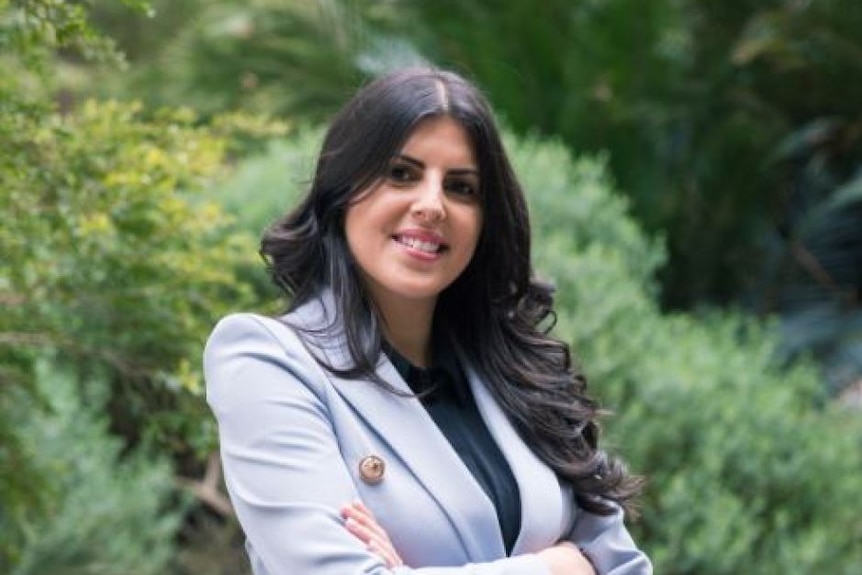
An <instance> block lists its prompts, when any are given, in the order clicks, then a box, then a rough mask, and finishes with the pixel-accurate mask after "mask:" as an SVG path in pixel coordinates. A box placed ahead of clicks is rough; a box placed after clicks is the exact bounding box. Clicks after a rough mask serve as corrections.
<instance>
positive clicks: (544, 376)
mask: <svg viewBox="0 0 862 575" xmlns="http://www.w3.org/2000/svg"><path fill="white" fill-rule="evenodd" d="M441 116H448V117H450V118H452V119H454V120H456V121H457V122H459V123H460V124H461V125H462V126H464V128H465V129H466V131H467V133H468V135H469V137H470V140H471V143H472V145H473V149H474V153H475V156H476V161H477V165H478V169H479V174H480V178H479V180H480V185H481V187H482V190H481V193H480V197H481V198H482V209H483V221H484V224H483V229H482V232H481V236H480V238H479V242H478V245H477V247H476V251H475V254H474V256H473V258H472V260H471V262H470V264H469V265H468V266H467V268H466V269H465V270H464V272H463V273H462V274H461V275H460V276H459V277H458V279H456V280H455V281H454V282H453V283H452V285H450V286H449V287H448V288H447V289H446V290H444V291H443V293H442V294H441V295H440V297H439V299H438V303H437V306H436V309H435V317H434V321H435V325H445V327H446V329H447V330H448V331H449V332H451V333H452V334H453V337H454V338H456V339H457V343H458V345H459V346H460V347H461V348H462V349H463V350H465V352H466V353H467V355H468V356H469V357H470V359H471V362H472V363H474V364H475V366H476V367H477V368H478V369H479V370H480V371H481V372H482V373H483V375H484V376H485V379H486V381H487V384H488V386H489V388H490V391H491V393H492V394H493V396H494V397H495V399H496V400H497V401H498V402H499V404H500V405H501V407H502V408H503V410H504V411H505V413H506V414H507V415H508V417H509V418H510V420H511V421H512V423H513V425H514V426H515V428H516V429H517V430H518V432H519V433H520V434H521V437H522V438H523V439H524V441H526V442H527V444H528V445H530V447H531V448H532V449H533V451H534V452H535V453H536V454H537V455H538V456H539V457H540V458H541V459H542V460H543V461H544V462H545V463H546V464H547V465H549V466H550V467H551V468H552V469H553V470H554V471H555V472H556V473H557V475H558V476H559V477H560V478H561V479H562V480H564V481H566V482H568V483H570V484H571V485H572V487H573V488H574V492H575V496H576V498H577V501H578V503H579V504H580V506H581V507H583V508H584V509H586V510H588V511H591V512H594V513H598V514H610V513H613V512H614V505H612V504H611V503H610V502H615V503H617V504H619V505H621V506H623V507H624V508H626V509H628V510H632V509H631V508H632V503H633V500H634V497H635V496H636V495H637V493H638V492H639V490H640V487H641V481H640V479H639V478H636V477H634V476H631V475H629V473H628V472H627V470H626V468H625V466H624V465H623V464H622V463H621V462H620V461H618V460H617V459H614V458H612V457H610V456H609V455H608V454H607V453H605V452H604V451H603V450H600V449H599V448H598V439H599V425H598V422H597V418H598V416H599V408H598V405H597V403H596V402H595V401H594V400H592V399H590V398H589V397H588V396H587V394H586V386H587V384H586V379H585V377H584V375H583V374H582V373H580V372H579V371H578V370H577V369H576V368H575V367H574V366H573V365H572V361H571V357H570V354H569V347H568V345H567V344H565V343H564V342H561V341H559V340H557V339H555V338H553V337H551V336H550V335H548V330H549V329H550V325H552V323H553V289H552V287H551V286H550V285H548V284H546V283H543V282H540V281H538V280H536V279H535V278H534V277H533V271H532V265H531V260H530V224H529V218H528V214H527V205H526V201H525V199H524V194H523V191H522V190H521V186H520V184H519V183H518V180H517V178H516V177H515V174H514V172H513V170H512V167H511V165H510V163H509V160H508V158H507V156H506V153H505V151H504V149H503V144H502V142H501V139H500V135H499V132H498V130H497V128H496V126H495V123H494V120H493V116H492V113H491V110H490V108H489V106H488V104H487V103H486V101H485V99H484V97H483V96H482V95H481V93H480V92H479V91H478V90H477V89H476V87H474V86H473V85H472V84H471V83H469V82H468V81H466V80H465V79H463V78H462V77H460V76H458V75H457V74H454V73H451V72H448V71H443V70H438V69H433V68H407V69H403V70H399V71H396V72H394V73H391V74H389V75H387V76H384V77H382V78H379V79H377V80H375V81H373V82H371V83H369V84H367V85H366V86H365V87H363V88H362V89H361V90H359V92H358V93H357V94H356V95H355V96H354V97H353V98H352V99H351V100H350V101H349V102H348V103H347V104H346V105H345V106H344V108H342V110H341V111H340V112H339V113H338V114H337V115H336V117H335V118H334V120H333V122H332V124H331V125H330V128H329V130H328V132H327V134H326V137H325V139H324V142H323V147H322V150H321V152H320V157H319V159H318V163H317V169H316V172H315V176H314V181H313V183H312V185H311V189H310V191H309V192H308V195H307V196H306V197H305V199H304V200H303V202H302V203H301V204H300V205H299V206H298V207H297V208H296V209H295V210H294V211H292V212H291V213H289V214H288V215H287V216H285V217H284V218H282V219H281V220H279V221H278V222H276V223H275V224H274V225H273V226H272V227H271V228H270V229H269V230H268V231H267V232H266V234H265V235H264V237H263V240H262V242H261V254H262V255H263V257H264V259H265V260H266V261H267V263H268V266H269V268H270V273H271V275H272V277H273V279H274V280H275V282H276V283H277V284H278V285H279V286H281V288H282V289H283V290H284V291H285V292H286V293H287V295H288V296H289V297H291V298H292V302H291V309H295V308H297V307H300V306H302V305H303V304H305V303H307V302H309V301H311V300H313V299H315V298H317V297H319V296H320V294H321V293H322V292H323V290H331V292H332V296H333V299H334V304H335V307H336V316H337V317H338V318H339V319H338V321H337V324H338V328H339V329H343V330H344V335H345V337H346V340H347V345H348V349H349V352H350V356H351V359H352V362H353V364H352V365H351V366H350V367H349V368H347V369H346V370H342V371H341V372H339V373H341V374H342V375H347V376H350V377H360V376H361V377H369V378H371V379H373V380H375V381H378V383H381V384H383V385H386V384H385V382H382V381H380V380H379V378H377V376H376V375H375V367H376V366H377V364H378V360H379V357H380V354H381V343H382V342H381V329H380V323H379V322H380V321H381V320H380V318H379V316H378V314H377V313H376V312H375V308H374V302H373V301H370V298H369V297H368V296H367V294H366V293H365V291H364V289H363V283H362V281H361V279H360V277H359V274H358V270H357V269H356V267H355V264H354V262H353V258H352V256H351V254H350V250H349V248H348V246H347V241H346V238H345V234H344V217H345V213H346V211H347V208H348V206H349V205H350V202H351V201H352V200H353V199H354V198H355V196H356V194H358V193H359V192H361V191H363V190H365V189H367V188H368V187H369V186H370V185H373V184H374V182H376V181H377V180H378V179H379V178H380V177H382V175H383V174H384V172H385V170H386V169H387V167H388V166H389V164H390V162H391V160H392V158H393V156H394V155H395V154H397V153H398V151H399V150H400V149H401V147H402V146H403V144H404V142H405V141H406V140H407V138H408V137H409V135H410V133H411V132H412V131H413V129H414V128H415V127H416V126H417V125H418V123H419V122H421V121H422V120H425V119H428V118H434V117H441ZM327 367H328V368H329V369H331V370H333V371H337V369H336V367H334V366H327ZM387 387H388V386H387Z"/></svg>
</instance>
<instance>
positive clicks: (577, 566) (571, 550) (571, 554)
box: [536, 541, 596, 575]
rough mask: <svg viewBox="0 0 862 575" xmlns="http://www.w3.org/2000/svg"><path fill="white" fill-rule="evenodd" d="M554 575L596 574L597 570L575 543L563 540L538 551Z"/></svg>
mask: <svg viewBox="0 0 862 575" xmlns="http://www.w3.org/2000/svg"><path fill="white" fill-rule="evenodd" d="M536 555H538V557H539V558H540V559H542V560H543V561H545V563H547V565H548V567H550V568H551V573H552V574H553V575H596V570H595V569H593V566H592V565H591V564H590V562H589V560H588V559H587V558H586V557H585V556H584V554H583V553H581V550H580V549H578V548H577V547H576V546H575V544H574V543H571V542H570V541H561V542H560V543H557V544H556V545H554V546H553V547H548V548H547V549H544V550H542V551H539V552H538V553H536Z"/></svg>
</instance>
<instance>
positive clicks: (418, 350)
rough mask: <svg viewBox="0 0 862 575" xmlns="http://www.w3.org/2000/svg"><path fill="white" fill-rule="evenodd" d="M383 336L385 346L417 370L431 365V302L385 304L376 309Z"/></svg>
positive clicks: (432, 309)
mask: <svg viewBox="0 0 862 575" xmlns="http://www.w3.org/2000/svg"><path fill="white" fill-rule="evenodd" d="M378 308H379V309H380V314H381V315H382V316H383V318H382V319H383V336H384V337H385V338H386V341H387V342H389V345H391V346H392V347H394V348H395V349H396V350H397V351H398V353H400V354H401V355H402V356H404V358H405V359H407V361H409V362H410V363H412V364H413V365H415V366H417V367H428V365H429V364H430V363H431V324H432V322H433V320H434V302H430V303H428V304H425V303H422V304H417V303H416V302H388V303H387V305H386V306H385V307H384V306H380V305H378Z"/></svg>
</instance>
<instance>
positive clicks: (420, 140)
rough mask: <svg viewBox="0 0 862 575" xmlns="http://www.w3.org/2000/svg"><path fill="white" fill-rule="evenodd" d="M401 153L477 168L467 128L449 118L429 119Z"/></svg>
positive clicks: (404, 146)
mask: <svg viewBox="0 0 862 575" xmlns="http://www.w3.org/2000/svg"><path fill="white" fill-rule="evenodd" d="M398 152H399V153H400V154H404V155H407V156H411V157H415V158H416V159H419V160H423V159H430V160H434V161H436V162H440V163H444V164H451V165H456V166H459V167H473V168H475V167H476V153H475V149H474V144H473V140H472V138H471V136H470V134H469V132H468V131H467V129H466V128H465V127H464V126H463V125H462V124H461V123H460V122H458V121H457V120H455V119H453V118H451V117H449V116H440V117H434V118H428V119H426V120H423V121H421V122H420V123H419V124H417V126H416V127H415V128H414V129H413V131H412V132H410V135H409V136H408V137H407V139H406V140H405V142H404V145H403V146H402V147H401V149H400V150H399V151H398Z"/></svg>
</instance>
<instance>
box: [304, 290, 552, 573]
mask: <svg viewBox="0 0 862 575" xmlns="http://www.w3.org/2000/svg"><path fill="white" fill-rule="evenodd" d="M333 303H334V302H333V300H332V294H331V292H329V291H324V292H323V293H322V294H321V296H320V299H319V301H317V302H311V303H309V304H306V305H304V306H302V307H300V308H298V309H297V310H295V311H294V312H292V313H291V314H289V315H288V316H287V319H288V322H289V323H292V324H299V325H298V327H300V328H304V329H307V330H311V331H309V332H307V334H308V335H306V337H304V338H303V339H304V340H305V341H306V342H307V343H308V344H310V350H309V351H311V352H312V353H313V354H314V355H316V356H317V357H318V358H320V359H322V360H323V361H324V362H326V363H328V364H330V365H332V366H333V367H335V368H337V369H344V368H347V367H350V366H351V365H352V360H351V358H350V354H349V351H348V348H347V342H346V337H345V335H344V332H343V330H342V329H341V328H340V321H339V320H340V318H337V317H336V316H335V313H336V312H335V306H334V305H333ZM327 326H330V329H322V328H326V327H327ZM455 351H456V353H457V354H458V356H459V358H460V360H461V365H462V366H463V367H464V370H465V372H466V374H467V377H468V380H469V383H470V388H471V390H472V392H473V394H474V397H475V399H476V404H477V406H478V408H479V413H480V414H481V416H482V418H483V419H484V421H485V424H486V425H487V426H488V429H489V431H490V432H491V435H492V436H493V437H494V439H495V440H496V441H497V443H498V445H499V446H500V449H501V450H502V451H503V454H504V456H505V457H506V460H507V461H508V463H509V466H510V467H511V469H512V474H513V475H514V476H515V480H516V481H517V483H518V488H519V492H520V496H521V532H520V534H519V536H518V539H517V541H516V542H515V546H514V548H513V550H512V554H518V553H523V552H525V551H529V550H531V549H536V548H538V547H539V546H546V545H547V543H548V542H553V541H555V540H556V536H557V535H558V534H559V533H560V526H561V524H562V521H563V515H562V507H563V506H562V499H561V498H562V492H561V490H560V484H559V482H558V481H557V478H556V476H555V475H554V473H553V472H552V471H551V470H550V469H549V468H548V467H547V466H546V465H544V463H542V462H541V461H540V460H539V459H538V458H537V457H536V455H535V454H534V453H533V452H532V451H531V450H530V449H529V447H528V446H527V445H526V444H525V443H524V442H523V441H522V440H521V438H520V436H519V435H518V433H517V432H516V431H515V429H514V428H513V427H512V425H511V423H510V422H509V420H508V418H507V417H506V415H505V414H504V413H503V411H502V409H501V408H500V407H499V405H497V403H496V401H495V400H494V399H493V397H492V396H491V394H490V392H489V390H488V389H487V387H486V385H485V383H484V381H483V380H482V378H481V377H480V376H479V374H478V372H476V371H475V369H473V368H472V367H471V365H470V363H469V362H468V361H467V358H466V357H465V355H464V353H463V352H462V351H461V350H460V349H458V348H457V347H456V348H455ZM326 373H327V375H328V376H329V378H330V380H331V382H332V384H333V387H334V388H335V389H336V390H337V392H338V393H339V395H341V396H342V397H343V398H344V400H345V401H347V402H348V403H350V404H351V405H352V406H353V408H354V409H355V410H356V411H357V413H358V414H359V415H360V417H362V418H363V419H364V420H365V422H366V424H367V425H368V426H369V427H370V428H372V429H374V430H375V431H376V432H377V434H378V435H379V437H380V439H381V440H382V441H383V442H384V443H386V444H387V445H388V446H389V447H390V448H391V450H392V451H393V453H395V454H396V455H397V456H398V457H399V458H400V459H401V460H402V461H403V462H404V464H405V466H406V467H407V468H409V469H410V471H411V472H412V473H413V475H414V476H415V478H416V480H417V481H418V482H419V483H420V484H422V485H423V486H424V487H425V489H426V490H427V491H428V493H429V494H430V495H431V497H433V498H434V499H435V500H437V502H438V503H439V505H440V507H441V509H443V511H444V512H445V513H446V515H447V516H448V517H449V520H450V522H451V524H452V526H453V528H454V529H455V531H456V532H457V533H458V534H459V536H460V539H461V542H462V543H463V545H464V549H465V552H466V554H467V556H468V557H469V558H470V560H471V561H475V562H482V561H492V560H494V559H498V558H500V557H503V556H504V555H505V549H504V544H503V537H502V534H501V532H500V527H499V523H498V521H497V514H496V511H495V509H494V505H493V504H492V503H491V501H490V499H489V498H488V497H487V496H486V495H485V492H484V491H483V490H482V488H481V486H480V485H479V484H478V482H477V481H476V480H475V479H474V478H473V476H472V474H471V473H470V471H469V469H467V467H466V466H465V465H464V464H463V462H462V461H461V459H460V458H459V457H458V454H457V453H456V452H455V450H454V449H453V448H452V447H451V445H450V444H449V442H448V440H447V439H446V437H445V436H444V435H443V433H442V432H441V431H440V430H439V429H438V428H437V425H436V424H435V423H434V420H433V419H431V416H430V415H428V412H427V411H426V410H425V408H424V407H422V404H421V403H420V401H419V400H418V399H416V398H415V397H412V392H411V390H410V388H409V386H408V385H407V383H406V382H405V381H404V379H403V378H402V377H401V376H400V375H399V373H398V371H397V370H396V369H395V367H394V366H393V365H392V363H391V362H390V361H389V359H388V358H387V357H386V355H385V354H381V360H380V363H379V364H378V366H377V375H378V376H380V377H381V378H382V379H383V380H384V381H386V382H387V383H389V384H390V385H391V386H392V387H393V388H394V389H395V390H397V391H398V392H402V393H404V394H405V395H399V394H396V393H392V392H391V391H388V390H385V389H383V388H382V387H381V386H379V385H376V384H374V383H372V382H370V381H365V380H353V379H344V378H341V377H339V376H337V375H335V374H332V373H331V372H328V371H327V372H326ZM477 506H478V507H477ZM477 508H478V509H479V510H480V511H479V512H478V513H476V510H477ZM468 514H469V517H468Z"/></svg>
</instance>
